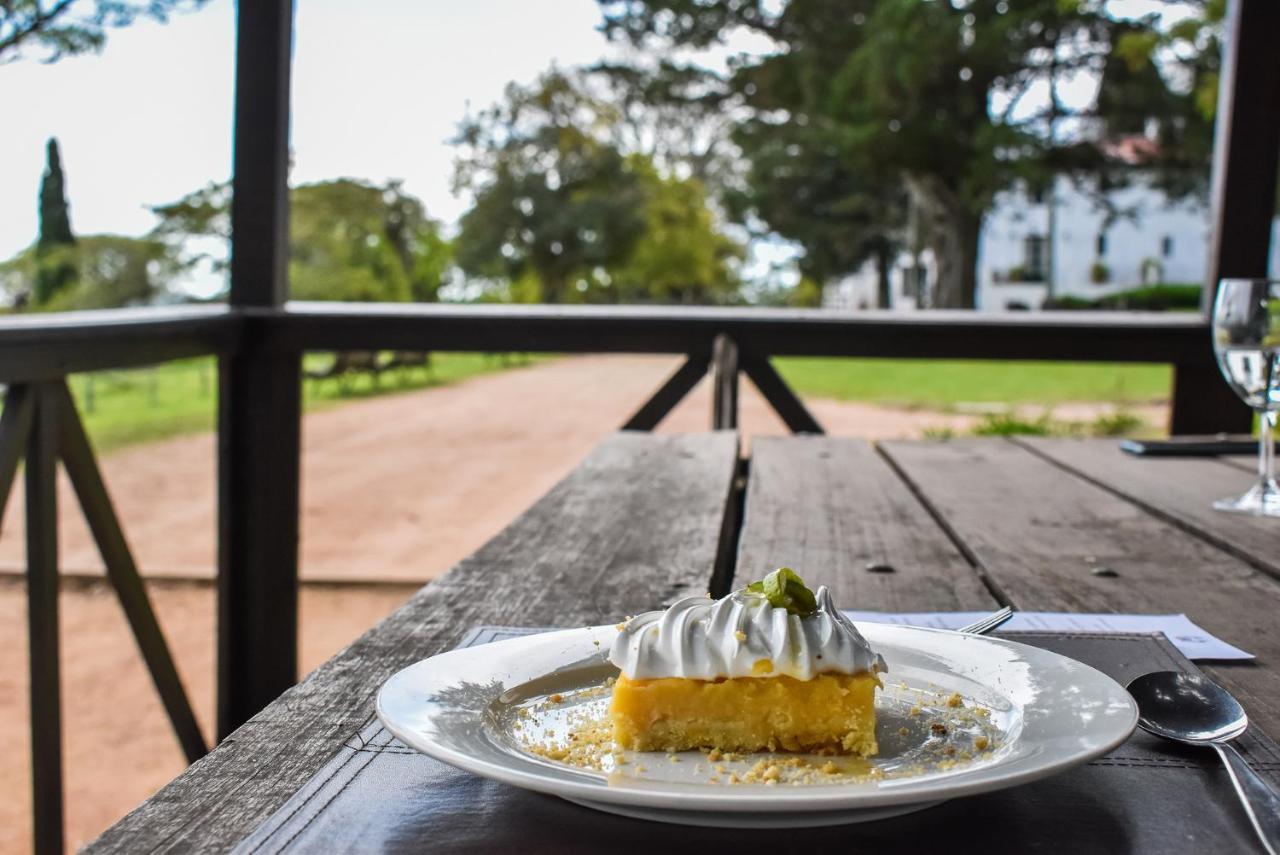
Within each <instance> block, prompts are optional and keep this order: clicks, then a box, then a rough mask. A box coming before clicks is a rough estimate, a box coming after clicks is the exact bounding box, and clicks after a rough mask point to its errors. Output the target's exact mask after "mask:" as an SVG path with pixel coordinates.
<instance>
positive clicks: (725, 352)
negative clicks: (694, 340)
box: [711, 333, 738, 430]
mask: <svg viewBox="0 0 1280 855" xmlns="http://www.w3.org/2000/svg"><path fill="white" fill-rule="evenodd" d="M711 363H712V367H713V370H714V372H715V374H714V381H715V386H714V388H713V389H712V393H711V394H712V398H711V429H712V430H737V428H738V345H737V344H735V343H734V341H733V339H731V338H729V336H727V335H725V334H724V333H721V334H720V335H718V336H716V340H715V344H714V345H713V347H712V349H711Z"/></svg>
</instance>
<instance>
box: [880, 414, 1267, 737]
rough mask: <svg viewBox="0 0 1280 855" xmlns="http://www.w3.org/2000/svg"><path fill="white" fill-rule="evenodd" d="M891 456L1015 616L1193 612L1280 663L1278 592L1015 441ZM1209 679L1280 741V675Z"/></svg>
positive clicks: (932, 447)
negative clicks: (1029, 612)
mask: <svg viewBox="0 0 1280 855" xmlns="http://www.w3.org/2000/svg"><path fill="white" fill-rule="evenodd" d="M883 447H884V449H885V452H886V453H887V454H888V455H889V456H890V457H891V458H892V459H893V460H894V461H896V462H897V464H898V465H899V466H900V467H901V468H902V470H903V472H904V473H905V474H906V475H907V477H909V478H910V479H911V480H912V481H913V482H914V483H915V484H917V485H918V487H919V489H920V490H921V492H922V494H923V495H924V497H925V499H926V500H927V501H928V502H930V503H931V504H932V505H933V506H934V507H936V508H937V509H938V511H939V513H941V514H942V515H943V516H944V517H945V518H946V520H947V522H948V524H949V525H950V526H951V528H952V529H953V531H954V532H955V533H956V535H957V536H958V537H960V538H961V539H962V540H963V541H964V543H965V544H966V545H967V548H968V549H969V550H970V551H971V553H972V554H973V555H974V556H975V558H976V559H977V560H978V561H979V562H980V563H981V565H982V567H983V568H984V570H985V572H986V573H987V574H989V575H990V576H991V578H992V579H993V580H994V581H995V582H996V583H997V584H998V585H999V586H1000V588H1001V590H1003V591H1004V592H1005V593H1006V594H1007V595H1008V597H1009V599H1010V600H1011V601H1012V603H1013V605H1014V606H1016V607H1017V608H1020V609H1035V610H1043V611H1080V612H1140V613H1167V612H1185V613H1186V614H1187V615H1188V616H1190V618H1191V619H1192V620H1194V621H1195V622H1196V623H1199V624H1200V625H1201V626H1203V627H1204V628H1205V629H1207V630H1209V631H1210V632H1213V633H1215V634H1218V635H1220V636H1221V637H1223V638H1225V639H1226V640H1228V641H1232V642H1235V643H1238V644H1240V645H1241V646H1242V647H1244V648H1246V649H1248V650H1249V651H1250V652H1252V653H1254V654H1256V655H1257V656H1258V660H1259V663H1264V664H1265V663H1271V662H1276V661H1280V634H1277V633H1276V632H1275V620H1276V617H1275V616H1276V615H1277V614H1280V584H1277V583H1276V581H1275V580H1274V579H1272V578H1270V577H1269V576H1267V575H1265V574H1263V573H1261V572H1259V571H1257V570H1255V569H1254V568H1252V567H1250V566H1249V565H1248V564H1246V563H1244V562H1243V561H1241V560H1239V559H1237V558H1235V557H1233V556H1231V555H1228V554H1226V553H1225V552H1223V551H1221V550H1219V549H1217V548H1216V547H1214V546H1212V545H1210V544H1209V543H1207V542H1205V541H1203V540H1201V539H1200V538H1198V537H1196V536H1194V535H1191V534H1188V533H1187V532H1185V531H1182V530H1181V529H1179V528H1177V527H1175V526H1173V525H1171V524H1169V523H1166V522H1163V521H1161V520H1160V519H1157V518H1156V517H1154V516H1152V515H1151V514H1150V513H1148V512H1147V511H1146V510H1145V509H1143V508H1142V507H1140V506H1138V505H1135V504H1134V503H1132V502H1129V501H1126V500H1124V499H1121V498H1119V497H1117V496H1115V495H1112V494H1111V493H1108V492H1106V491H1105V490H1103V489H1101V488H1099V487H1097V486H1095V485H1093V484H1091V483H1089V482H1087V481H1085V480H1083V479H1082V478H1080V477H1078V476H1076V475H1074V474H1072V473H1070V472H1067V471H1064V470H1063V469H1061V468H1059V467H1057V466H1055V465H1054V464H1052V463H1050V462H1048V461H1047V460H1045V459H1044V458H1041V457H1038V456H1037V455H1035V454H1033V453H1032V452H1031V451H1029V450H1028V449H1026V448H1023V447H1021V446H1019V445H1016V444H1014V443H1012V442H993V441H991V440H956V441H951V442H931V443H903V442H894V443H886V444H885V445H884V446H883ZM1104 567H1105V568H1108V569H1109V570H1111V571H1113V572H1114V575H1097V573H1096V572H1095V571H1097V570H1098V569H1100V568H1104ZM1206 670H1209V671H1211V672H1212V673H1213V674H1214V676H1215V678H1216V679H1219V680H1221V681H1222V683H1223V684H1224V685H1226V686H1228V687H1229V688H1230V689H1231V691H1232V692H1234V693H1236V695H1237V697H1239V698H1240V700H1241V701H1242V702H1243V703H1244V704H1245V706H1246V708H1247V709H1248V710H1249V716H1250V718H1252V719H1254V720H1255V721H1256V722H1257V723H1258V724H1260V725H1262V726H1263V728H1264V729H1265V730H1266V731H1267V732H1268V733H1272V734H1275V733H1280V671H1277V669H1275V668H1271V667H1258V666H1257V665H1250V664H1233V665H1222V666H1215V667H1211V668H1208V669H1206Z"/></svg>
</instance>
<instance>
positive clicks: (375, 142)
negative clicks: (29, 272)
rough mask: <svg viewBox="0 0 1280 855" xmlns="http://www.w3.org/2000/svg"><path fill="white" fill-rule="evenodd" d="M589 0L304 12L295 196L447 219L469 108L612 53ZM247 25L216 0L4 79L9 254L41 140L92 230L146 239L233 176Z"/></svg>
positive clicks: (4, 240)
mask: <svg viewBox="0 0 1280 855" xmlns="http://www.w3.org/2000/svg"><path fill="white" fill-rule="evenodd" d="M597 9H598V7H597V6H596V4H595V3H594V2H593V0H553V2H536V3H535V2H528V0H479V2H476V0H472V2H453V1H452V0H429V2H421V1H420V2H415V0H376V2H361V3H355V2H351V0H346V2H343V0H299V2H298V4H297V35H296V44H295V58H294V70H293V130H292V139H293V149H294V156H295V160H294V169H293V175H292V177H293V181H294V183H304V182H308V181H316V180H321V179H326V178H335V177H338V176H342V175H350V176H355V177H360V178H368V179H372V180H375V181H380V180H383V179H386V178H403V179H405V184H406V188H407V189H408V190H409V191H410V192H412V193H414V194H415V195H417V196H419V197H421V198H422V199H423V201H424V202H425V203H426V205H427V209H428V211H429V212H430V213H431V214H432V216H435V217H438V218H440V219H443V220H446V221H452V220H454V219H456V217H457V216H458V215H459V214H460V213H462V210H463V207H464V203H463V201H462V200H458V199H455V198H454V197H453V196H452V195H451V194H450V191H449V178H450V174H451V171H452V162H453V152H452V149H451V147H450V146H449V145H447V142H446V141H447V140H448V139H449V137H450V136H452V135H453V133H454V130H455V128H456V125H457V122H458V120H459V119H460V118H461V117H462V116H463V115H464V113H465V111H466V108H467V103H468V102H470V103H471V104H472V105H474V106H476V107H483V106H485V105H487V104H489V103H491V102H493V101H495V100H497V99H499V98H500V97H501V95H502V89H503V86H504V85H505V84H506V83H507V81H509V80H520V81H526V80H530V79H532V78H533V77H535V76H536V75H537V74H538V73H539V72H540V71H542V70H543V69H545V68H546V67H547V66H548V65H549V64H550V63H551V62H552V60H555V61H557V62H559V63H560V64H562V65H574V64H578V63H584V62H590V61H593V60H595V59H598V58H599V57H601V56H602V55H604V54H605V52H606V51H607V50H608V45H607V43H606V41H605V39H604V37H603V36H602V35H601V34H600V33H599V32H598V31H597V30H596V26H597V25H598V23H599V20H600V16H599V12H598V11H597ZM234 23H235V22H234V14H233V7H232V3H231V2H230V0H214V2H211V3H210V4H209V5H208V6H207V7H206V8H204V9H203V10H201V11H200V12H198V13H196V14H193V15H183V16H178V17H175V18H173V19H172V20H171V21H170V22H169V23H168V24H166V25H160V24H155V23H150V22H147V23H139V24H135V25H134V26H133V27H130V28H128V29H125V30H118V31H113V32H112V33H111V34H110V36H109V38H108V41H107V46H106V49H105V50H104V51H103V52H102V54H101V55H96V56H95V55H90V56H83V57H76V58H73V59H66V60H63V61H61V62H58V63H56V64H54V65H41V64H38V63H35V62H32V61H25V60H24V61H22V62H16V63H11V64H9V65H5V66H0V92H3V93H4V100H5V114H6V116H7V117H9V118H8V120H7V121H6V123H5V124H6V127H5V128H4V131H3V133H0V258H7V257H8V256H10V255H12V254H13V253H14V252H16V251H18V250H20V249H22V248H23V247H25V246H27V245H28V244H30V243H31V242H32V241H33V240H34V239H35V234H36V226H37V215H36V212H37V196H38V193H39V187H40V174H41V172H42V170H43V169H44V143H45V140H46V139H48V138H49V137H51V136H56V137H57V138H58V141H59V143H60V145H61V147H62V156H63V165H64V169H65V171H66V175H67V192H68V196H69V199H70V201H71V222H72V227H73V228H74V229H75V230H76V232H77V233H79V234H92V233H96V232H115V233H120V234H141V233H143V232H145V231H147V230H148V229H150V228H151V226H152V224H153V222H154V218H153V217H152V216H151V213H150V212H149V211H148V210H147V208H146V206H147V205H149V204H157V203H161V202H167V201H171V200H173V199H176V198H178V197H179V196H182V195H183V194H184V193H186V192H188V191H190V190H193V189H195V188H197V187H200V186H201V185H203V184H206V183H207V182H209V181H216V180H222V179H224V178H226V177H227V176H228V175H229V174H230V171H231V112H232V96H233V91H234V72H233V59H234V55H233V51H234Z"/></svg>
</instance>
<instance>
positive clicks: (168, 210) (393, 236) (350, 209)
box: [152, 178, 452, 302]
mask: <svg viewBox="0 0 1280 855" xmlns="http://www.w3.org/2000/svg"><path fill="white" fill-rule="evenodd" d="M289 200H290V218H289V219H290V223H289V280H290V295H291V296H293V297H295V298H297V299H301V300H349V301H370V300H387V301H403V300H417V301H423V302H426V301H432V300H436V299H438V296H439V291H440V288H441V286H442V285H443V284H444V283H445V282H447V281H448V275H449V269H450V267H451V265H452V248H451V246H450V244H449V242H448V241H446V240H445V239H444V238H443V237H442V235H441V233H440V225H439V223H437V222H436V221H435V220H432V219H431V218H430V217H428V216H427V214H426V211H425V209H424V208H423V205H422V202H421V201H420V200H419V199H417V198H415V197H414V196H412V195H410V194H408V193H406V192H404V189H403V187H402V186H401V183H400V182H398V181H391V182H388V183H387V184H385V185H382V186H379V185H375V184H370V183H368V182H364V181H359V180H357V179H353V178H340V179H337V180H334V181H321V182H317V183H315V184H304V185H302V186H300V187H295V188H293V189H292V190H291V191H290V194H289ZM230 206H231V190H230V185H229V184H226V183H220V184H210V185H208V186H206V187H203V188H201V189H200V190H196V191H194V192H192V193H189V194H188V195H186V196H184V197H182V198H181V199H179V200H178V201H176V202H173V203H170V204H167V205H158V206H156V207H153V208H152V211H153V212H154V213H155V215H156V216H157V217H158V218H159V223H158V224H157V226H156V228H155V230H154V231H153V232H152V237H153V238H155V239H157V240H160V241H163V242H165V243H166V244H167V245H168V246H169V247H170V248H171V249H172V250H173V251H174V252H175V253H179V254H180V257H181V259H182V263H183V264H184V266H186V267H188V268H190V267H192V266H195V265H197V264H200V263H208V264H210V265H211V266H212V267H213V269H214V270H217V271H225V270H226V269H227V262H228V257H227V254H228V252H229V241H230V237H231V219H230Z"/></svg>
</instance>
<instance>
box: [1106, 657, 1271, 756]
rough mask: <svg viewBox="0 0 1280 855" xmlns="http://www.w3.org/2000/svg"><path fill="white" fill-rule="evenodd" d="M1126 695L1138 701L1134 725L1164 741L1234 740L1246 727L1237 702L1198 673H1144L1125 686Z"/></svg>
mask: <svg viewBox="0 0 1280 855" xmlns="http://www.w3.org/2000/svg"><path fill="white" fill-rule="evenodd" d="M1129 694H1131V695H1133V699H1134V700H1135V701H1137V702H1138V726H1139V727H1141V728H1142V729H1143V730H1145V731H1147V732H1149V733H1154V734H1156V735H1157V736H1163V737H1164V738H1166V739H1172V740H1175V741H1177V742H1188V743H1192V744H1197V745H1202V744H1204V743H1207V742H1219V741H1224V740H1229V739H1235V738H1236V737H1237V736H1239V735H1240V734H1242V733H1244V732H1245V729H1246V728H1248V727H1249V717H1248V716H1247V715H1245V712H1244V707H1242V706H1240V702H1239V701H1237V700H1236V699H1235V698H1233V697H1232V696H1231V693H1230V692H1228V691H1227V690H1226V689H1224V688H1222V687H1221V686H1219V685H1218V684H1217V683H1215V682H1213V681H1212V680H1210V679H1209V678H1208V677H1204V676H1202V675H1199V674H1187V673H1185V672H1182V671H1157V672H1156V673H1154V674H1144V675H1143V676H1141V677H1139V678H1137V679H1136V680H1134V681H1133V682H1132V683H1130V684H1129Z"/></svg>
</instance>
